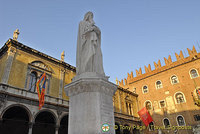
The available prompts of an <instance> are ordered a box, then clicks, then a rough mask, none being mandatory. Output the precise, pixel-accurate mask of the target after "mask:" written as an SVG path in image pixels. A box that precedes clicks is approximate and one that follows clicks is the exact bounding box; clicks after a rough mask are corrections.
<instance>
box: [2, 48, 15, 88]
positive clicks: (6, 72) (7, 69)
mask: <svg viewBox="0 0 200 134" xmlns="http://www.w3.org/2000/svg"><path fill="white" fill-rule="evenodd" d="M15 53H16V48H15V47H12V46H11V47H10V48H9V49H8V57H7V60H6V63H5V67H4V73H3V77H2V79H1V82H2V83H3V84H7V83H8V79H9V75H10V71H11V67H12V62H13V59H14V56H15Z"/></svg>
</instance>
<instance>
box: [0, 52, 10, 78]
mask: <svg viewBox="0 0 200 134" xmlns="http://www.w3.org/2000/svg"><path fill="white" fill-rule="evenodd" d="M7 56H8V55H7V53H5V54H4V55H2V56H1V57H0V81H1V79H2V77H3V73H4V68H5V63H6V59H7Z"/></svg>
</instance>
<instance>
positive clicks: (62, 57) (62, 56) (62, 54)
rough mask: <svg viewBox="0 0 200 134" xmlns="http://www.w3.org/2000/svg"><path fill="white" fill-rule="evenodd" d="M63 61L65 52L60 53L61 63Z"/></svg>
mask: <svg viewBox="0 0 200 134" xmlns="http://www.w3.org/2000/svg"><path fill="white" fill-rule="evenodd" d="M64 59H65V51H63V52H62V53H61V61H64Z"/></svg>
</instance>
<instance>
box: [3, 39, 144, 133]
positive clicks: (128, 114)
mask: <svg viewBox="0 0 200 134" xmlns="http://www.w3.org/2000/svg"><path fill="white" fill-rule="evenodd" d="M44 72H45V73H46V76H47V81H46V90H45V103H44V106H43V107H42V109H41V110H39V109H38V105H39V104H38V103H39V102H38V94H37V90H36V82H37V81H38V80H39V78H40V77H41V75H42V74H43V73H44ZM75 75H76V68H75V67H73V66H71V65H69V64H67V63H66V62H64V54H63V53H62V55H61V60H58V59H55V58H53V57H51V56H49V55H47V54H44V53H42V52H39V51H37V50H35V49H33V48H30V47H28V46H26V45H24V44H22V43H20V42H18V41H17V40H16V39H14V40H13V39H9V40H8V41H7V42H6V43H5V45H3V47H2V48H1V49H0V133H1V134H11V133H16V134H67V133H68V132H67V131H68V115H69V98H68V96H66V94H65V92H64V86H65V85H66V84H69V83H70V82H71V80H72V79H73V77H74V76H75ZM137 96H138V95H137V94H135V93H133V92H131V91H129V90H126V89H123V88H121V87H119V89H118V90H117V92H116V94H115V96H114V97H113V105H114V107H115V113H114V115H115V120H116V126H119V127H116V133H117V134H119V133H130V134H132V133H139V131H138V130H136V129H132V127H131V126H133V125H140V124H141V122H140V120H139V117H138V115H137V111H138V109H137V108H138V104H137ZM120 126H130V129H120Z"/></svg>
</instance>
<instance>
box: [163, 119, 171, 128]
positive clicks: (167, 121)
mask: <svg viewBox="0 0 200 134" xmlns="http://www.w3.org/2000/svg"><path fill="white" fill-rule="evenodd" d="M163 124H164V127H165V128H169V127H170V123H169V120H168V119H167V118H165V119H164V120H163Z"/></svg>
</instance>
